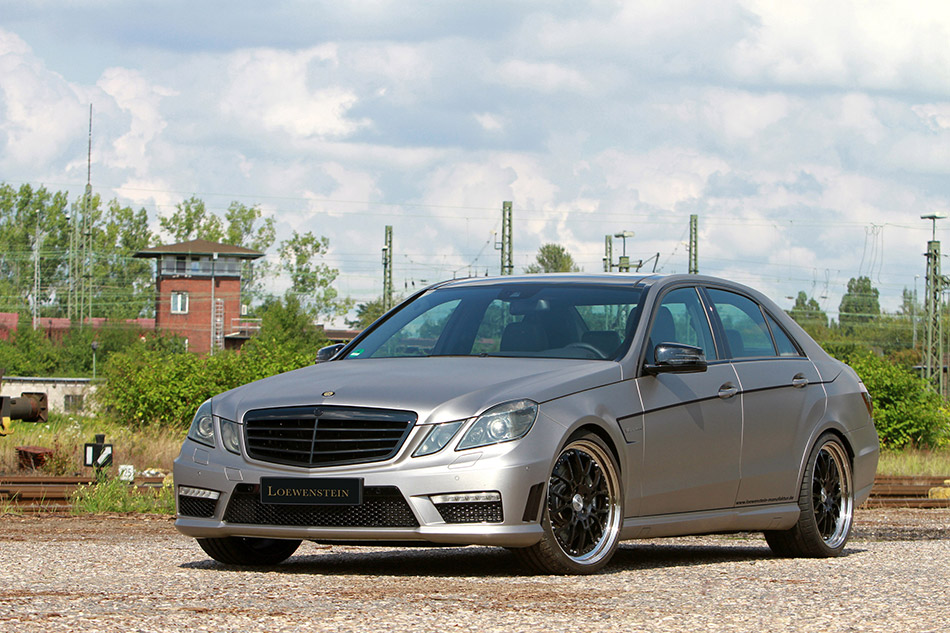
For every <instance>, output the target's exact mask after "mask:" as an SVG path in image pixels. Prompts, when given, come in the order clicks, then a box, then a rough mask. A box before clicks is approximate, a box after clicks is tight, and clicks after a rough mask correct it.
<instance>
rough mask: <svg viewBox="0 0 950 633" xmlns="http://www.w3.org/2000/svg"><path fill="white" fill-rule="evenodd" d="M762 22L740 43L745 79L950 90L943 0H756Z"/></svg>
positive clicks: (737, 58) (738, 63)
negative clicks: (786, 0) (910, 1)
mask: <svg viewBox="0 0 950 633" xmlns="http://www.w3.org/2000/svg"><path fill="white" fill-rule="evenodd" d="M747 6H748V7H749V8H750V9H751V10H752V11H754V12H755V13H756V14H757V16H758V18H759V20H760V22H761V26H760V27H759V28H757V29H756V30H755V31H754V32H753V33H752V34H750V36H749V37H748V38H746V39H745V40H743V41H742V42H740V43H739V44H738V45H737V46H736V47H735V50H734V52H733V56H732V66H733V69H734V71H735V72H736V74H737V75H738V76H739V77H742V78H745V79H748V80H754V81H763V80H764V81H767V82H769V83H785V84H796V85H832V86H838V87H842V88H853V87H856V86H860V87H862V88H867V89H871V90H900V89H907V88H912V89H918V90H926V91H939V92H941V93H942V94H950V48H948V47H947V45H946V43H947V41H950V11H947V5H946V2H944V1H943V0H930V1H927V0H922V1H920V2H915V3H914V4H913V6H912V7H911V6H908V5H906V4H902V3H899V2H894V1H891V0H875V1H870V2H867V1H863V0H849V1H842V2H835V3H827V2H821V1H820V0H806V1H802V2H796V3H775V2H770V1H769V0H751V1H749V2H748V3H747Z"/></svg>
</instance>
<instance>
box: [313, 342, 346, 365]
mask: <svg viewBox="0 0 950 633" xmlns="http://www.w3.org/2000/svg"><path fill="white" fill-rule="evenodd" d="M344 347H346V343H334V344H333V345H327V346H326V347H321V348H320V350H319V351H318V352H317V360H316V361H314V362H317V363H325V362H326V361H328V360H330V359H331V358H333V357H334V356H336V355H337V353H338V352H339V351H340V350H341V349H343V348H344Z"/></svg>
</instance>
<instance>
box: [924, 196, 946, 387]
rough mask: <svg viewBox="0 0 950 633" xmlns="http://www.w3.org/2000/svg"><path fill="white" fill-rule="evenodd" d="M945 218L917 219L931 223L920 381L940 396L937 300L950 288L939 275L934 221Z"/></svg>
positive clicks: (937, 215) (942, 380) (940, 334)
mask: <svg viewBox="0 0 950 633" xmlns="http://www.w3.org/2000/svg"><path fill="white" fill-rule="evenodd" d="M945 217H947V216H946V215H945V214H942V213H930V214H926V215H922V216H920V218H921V219H922V220H930V221H931V223H932V232H931V239H930V241H929V242H927V253H926V255H925V256H926V257H927V288H926V295H927V330H926V336H927V342H926V345H924V356H925V358H924V378H926V379H927V380H929V381H930V382H931V384H933V385H934V386H935V387H936V388H937V390H938V393H939V394H940V396H941V397H943V396H944V395H945V384H946V381H945V378H944V371H943V351H944V350H943V320H942V319H941V318H940V317H941V309H940V307H941V297H942V296H943V291H944V290H945V289H947V288H948V287H950V279H947V278H946V277H944V276H943V275H942V274H941V273H940V242H938V241H937V220H941V219H943V218H945Z"/></svg>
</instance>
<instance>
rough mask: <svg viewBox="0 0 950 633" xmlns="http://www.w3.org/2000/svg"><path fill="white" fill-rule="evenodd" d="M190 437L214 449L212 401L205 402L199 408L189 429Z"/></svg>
mask: <svg viewBox="0 0 950 633" xmlns="http://www.w3.org/2000/svg"><path fill="white" fill-rule="evenodd" d="M188 437H189V438H191V439H193V440H194V441H196V442H198V443H199V444H205V445H206V446H210V447H212V448H214V419H213V418H212V417H211V400H205V401H204V402H202V403H201V406H200V407H198V411H197V412H196V413H195V418H194V419H193V420H192V421H191V428H190V429H188Z"/></svg>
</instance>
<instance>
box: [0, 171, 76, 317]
mask: <svg viewBox="0 0 950 633" xmlns="http://www.w3.org/2000/svg"><path fill="white" fill-rule="evenodd" d="M67 208H68V199H67V196H66V194H65V193H63V192H58V191H57V192H55V193H51V192H49V191H47V189H46V188H45V187H40V188H39V189H33V188H32V187H31V186H30V185H22V186H21V187H20V188H19V189H14V188H13V187H11V186H9V185H6V184H4V185H0V311H2V312H20V311H25V310H27V309H28V307H29V306H32V305H33V304H34V303H36V304H37V305H38V306H39V308H40V310H41V312H42V314H43V315H47V316H59V315H60V312H61V306H60V302H59V300H58V297H60V296H62V297H65V293H60V292H57V290H58V289H60V288H62V286H63V284H64V283H66V282H67V280H68V273H69V271H68V257H67V249H68V247H69V221H68V215H67ZM37 252H38V253H39V273H40V274H39V281H40V291H39V294H38V295H36V296H34V295H35V294H36V293H35V290H34V283H33V282H34V262H35V259H34V258H35V256H36V254H37Z"/></svg>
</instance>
